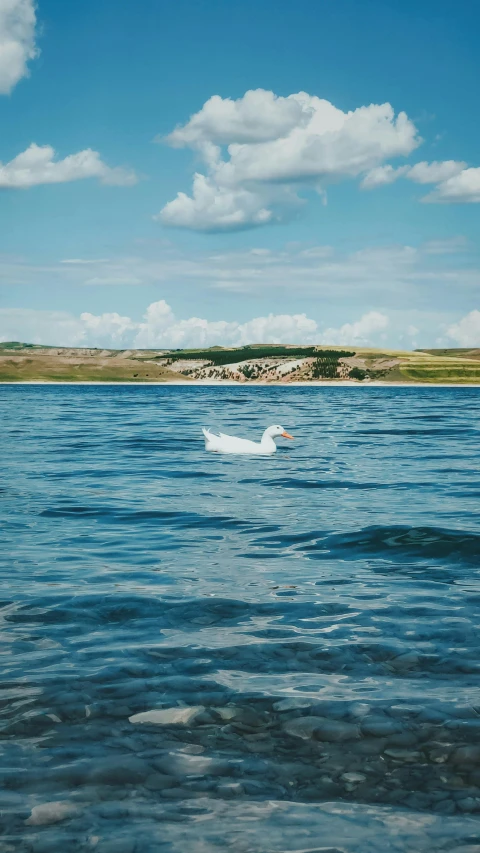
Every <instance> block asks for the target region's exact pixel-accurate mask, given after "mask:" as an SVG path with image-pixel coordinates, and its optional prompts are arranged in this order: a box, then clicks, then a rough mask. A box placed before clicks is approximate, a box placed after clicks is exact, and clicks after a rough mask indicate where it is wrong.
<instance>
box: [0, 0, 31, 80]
mask: <svg viewBox="0 0 480 853" xmlns="http://www.w3.org/2000/svg"><path fill="white" fill-rule="evenodd" d="M35 7H36V3H35V2H34V0H0V94H2V95H8V94H9V93H10V92H11V91H12V89H13V88H14V86H16V84H17V83H18V82H19V80H21V79H22V77H26V76H28V62H29V60H31V59H35V57H36V56H37V55H38V53H39V51H38V49H37V47H36V45H35V26H36V15H35Z"/></svg>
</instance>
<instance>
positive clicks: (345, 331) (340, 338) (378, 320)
mask: <svg viewBox="0 0 480 853" xmlns="http://www.w3.org/2000/svg"><path fill="white" fill-rule="evenodd" d="M388 324H389V319H388V317H387V316H386V315H385V314H381V313H380V312H379V311H369V312H368V314H364V315H363V317H360V319H359V320H357V322H356V323H345V324H344V325H343V326H340V328H339V329H333V328H331V329H326V330H325V331H324V332H322V337H321V341H320V343H322V344H327V343H328V344H337V345H344V344H349V345H352V346H353V345H357V346H360V345H363V346H365V345H366V344H368V343H371V341H372V339H375V338H376V337H377V334H376V333H377V332H381V331H384V330H385V329H386V328H387V326H388Z"/></svg>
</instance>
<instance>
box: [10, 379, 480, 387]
mask: <svg viewBox="0 0 480 853" xmlns="http://www.w3.org/2000/svg"><path fill="white" fill-rule="evenodd" d="M8 385H58V386H62V385H94V386H102V385H108V386H109V387H115V386H118V385H129V386H132V387H136V388H148V387H150V386H152V385H153V386H155V387H159V386H166V385H173V386H175V387H183V388H191V387H199V386H205V387H216V386H230V387H235V388H246V387H248V388H312V387H313V388H319V387H320V388H332V387H334V388H344V387H345V386H347V387H348V388H480V383H478V382H382V381H381V380H372V381H371V382H354V381H349V380H348V379H343V380H341V381H335V380H334V379H332V380H326V381H322V380H320V379H312V381H310V382H235V381H234V380H229V379H192V380H190V381H178V382H176V381H167V382H124V381H119V382H95V381H85V382H82V381H78V382H72V381H65V382H58V381H52V382H50V381H48V380H40V379H32V380H27V381H25V382H18V381H12V382H0V387H1V386H8Z"/></svg>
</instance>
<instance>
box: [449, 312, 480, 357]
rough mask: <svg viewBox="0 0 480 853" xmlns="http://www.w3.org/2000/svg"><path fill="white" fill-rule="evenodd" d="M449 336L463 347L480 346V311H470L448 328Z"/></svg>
mask: <svg viewBox="0 0 480 853" xmlns="http://www.w3.org/2000/svg"><path fill="white" fill-rule="evenodd" d="M447 337H449V338H451V340H452V341H455V343H457V344H459V346H461V347H479V348H480V311H477V310H475V311H470V313H469V314H467V315H466V316H465V317H462V319H461V320H459V321H458V322H457V323H453V324H452V325H451V326H450V327H449V328H448V329H447Z"/></svg>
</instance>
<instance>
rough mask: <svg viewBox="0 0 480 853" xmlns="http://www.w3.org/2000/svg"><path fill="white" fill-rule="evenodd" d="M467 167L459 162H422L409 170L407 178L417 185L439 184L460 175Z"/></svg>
mask: <svg viewBox="0 0 480 853" xmlns="http://www.w3.org/2000/svg"><path fill="white" fill-rule="evenodd" d="M466 165H467V164H466V163H463V162H461V161H457V160H440V161H438V160H434V161H433V162H432V163H427V162H426V161H425V160H422V162H420V163H415V165H414V166H412V167H411V168H409V169H408V170H407V178H408V180H409V181H415V183H416V184H438V183H440V181H446V180H448V178H451V177H453V176H454V175H458V174H459V172H461V171H462V169H464V168H465V166H466Z"/></svg>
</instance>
